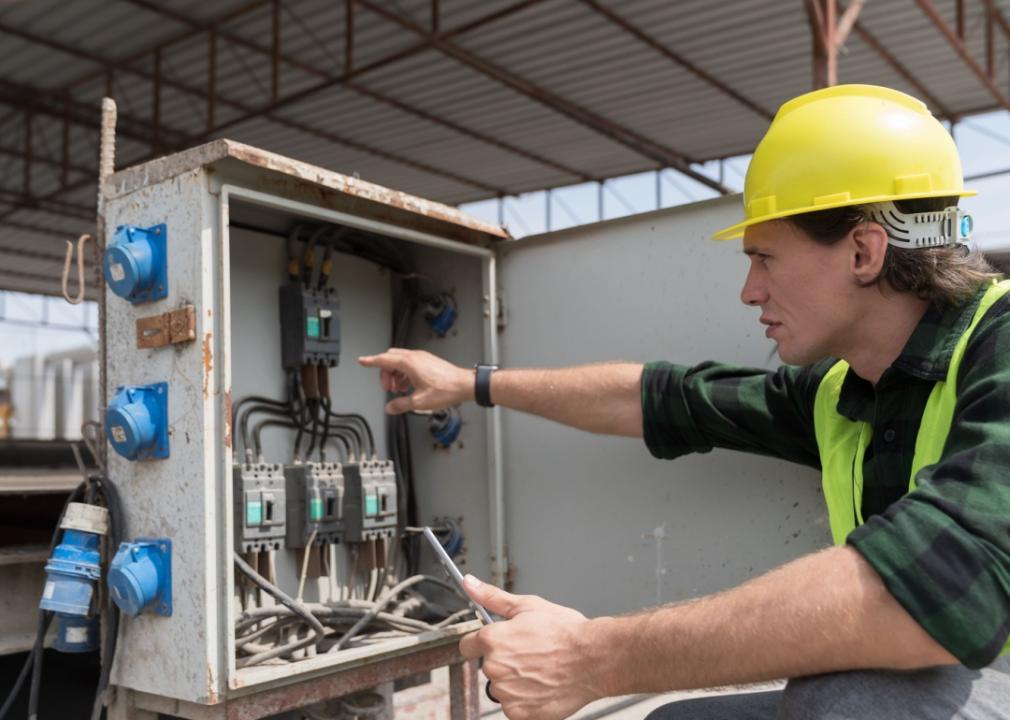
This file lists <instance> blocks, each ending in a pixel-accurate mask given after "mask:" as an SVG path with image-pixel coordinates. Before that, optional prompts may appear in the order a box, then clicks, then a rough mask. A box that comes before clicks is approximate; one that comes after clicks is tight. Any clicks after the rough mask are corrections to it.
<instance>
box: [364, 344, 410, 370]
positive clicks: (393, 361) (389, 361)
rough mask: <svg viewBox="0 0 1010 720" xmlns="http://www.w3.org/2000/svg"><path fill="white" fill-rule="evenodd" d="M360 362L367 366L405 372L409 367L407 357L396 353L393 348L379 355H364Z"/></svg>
mask: <svg viewBox="0 0 1010 720" xmlns="http://www.w3.org/2000/svg"><path fill="white" fill-rule="evenodd" d="M358 362H359V363H361V364H362V365H364V366H365V367H377V368H380V369H382V370H399V371H401V372H403V371H404V370H406V369H407V362H406V360H405V358H404V357H403V356H402V355H399V354H398V353H394V352H393V351H392V349H390V350H386V351H385V352H382V353H379V354H378V355H362V356H361V357H359V358H358Z"/></svg>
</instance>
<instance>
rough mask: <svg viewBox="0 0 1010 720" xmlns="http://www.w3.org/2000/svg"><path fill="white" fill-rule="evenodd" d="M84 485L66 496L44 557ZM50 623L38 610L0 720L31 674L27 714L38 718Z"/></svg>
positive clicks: (48, 616) (46, 613)
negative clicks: (28, 646) (30, 641)
mask: <svg viewBox="0 0 1010 720" xmlns="http://www.w3.org/2000/svg"><path fill="white" fill-rule="evenodd" d="M85 485H86V483H83V482H82V483H81V484H80V485H78V486H77V487H76V488H74V489H73V490H72V491H71V492H70V494H69V495H68V496H67V499H66V501H65V502H64V503H63V508H62V509H61V510H60V515H59V519H58V520H57V521H56V530H55V531H54V532H53V535H52V538H50V540H49V552H48V553H47V555H46V556H47V557H51V556H52V554H53V550H54V549H55V548H56V545H57V544H58V543H59V538H60V536H61V534H62V528H61V527H60V526H61V525H62V524H63V516H64V515H66V512H67V508H68V507H69V506H70V503H72V502H77V501H78V500H80V499H81V498H82V497H83V495H84V492H85ZM51 622H52V613H50V612H47V611H45V610H39V619H38V623H37V624H36V628H35V642H34V643H33V645H32V649H31V650H30V651H29V652H28V657H27V658H25V664H24V665H23V666H22V668H21V672H20V673H19V674H18V679H17V680H16V681H15V683H14V687H13V688H11V691H10V694H9V695H8V696H7V699H6V700H5V701H4V704H3V706H2V707H0V720H3V718H4V717H6V715H7V713H8V712H9V711H10V708H11V706H13V705H14V701H15V700H16V699H17V696H18V694H19V693H20V692H21V688H22V687H24V683H25V680H26V679H27V678H28V676H29V673H30V674H31V679H32V682H31V687H30V689H29V700H28V712H29V715H30V716H35V717H37V716H38V692H39V684H40V680H41V673H42V656H43V653H44V652H45V641H46V632H48V630H49V624H50V623H51ZM33 698H34V702H33Z"/></svg>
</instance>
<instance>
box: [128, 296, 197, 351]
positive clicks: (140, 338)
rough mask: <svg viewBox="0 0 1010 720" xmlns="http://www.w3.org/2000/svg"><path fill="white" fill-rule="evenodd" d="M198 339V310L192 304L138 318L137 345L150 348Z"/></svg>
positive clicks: (141, 347) (140, 347)
mask: <svg viewBox="0 0 1010 720" xmlns="http://www.w3.org/2000/svg"><path fill="white" fill-rule="evenodd" d="M193 340H196V311H195V310H194V309H193V306H192V305H187V306H186V307H183V308H179V309H178V310H172V311H170V312H166V313H162V314H160V315H151V316H150V317H144V318H140V319H139V320H137V347H138V348H139V349H149V348H158V347H165V346H166V345H177V344H179V343H184V342H191V341H193Z"/></svg>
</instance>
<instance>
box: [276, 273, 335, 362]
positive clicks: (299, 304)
mask: <svg viewBox="0 0 1010 720" xmlns="http://www.w3.org/2000/svg"><path fill="white" fill-rule="evenodd" d="M280 308H281V365H282V366H283V367H284V368H285V369H286V370H296V369H298V368H300V367H302V366H303V365H322V366H324V367H336V366H337V365H339V364H340V301H339V299H338V298H337V291H336V290H335V289H334V288H331V287H323V288H307V287H305V286H304V285H300V284H298V283H291V284H289V285H283V286H281V289H280Z"/></svg>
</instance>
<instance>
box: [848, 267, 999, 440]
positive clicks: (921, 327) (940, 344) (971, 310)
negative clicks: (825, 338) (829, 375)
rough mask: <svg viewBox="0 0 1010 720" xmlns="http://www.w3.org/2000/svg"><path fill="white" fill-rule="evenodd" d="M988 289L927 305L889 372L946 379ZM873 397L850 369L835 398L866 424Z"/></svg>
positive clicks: (852, 418)
mask: <svg viewBox="0 0 1010 720" xmlns="http://www.w3.org/2000/svg"><path fill="white" fill-rule="evenodd" d="M987 287H988V286H984V287H982V288H980V289H979V290H978V292H977V293H975V295H974V296H973V297H972V298H971V299H969V300H968V301H966V302H964V303H962V304H960V305H956V306H950V307H946V308H941V307H938V306H937V305H930V306H929V308H928V309H927V310H926V312H925V314H923V316H922V319H921V320H919V324H918V325H916V326H915V330H913V331H912V334H911V336H909V338H908V342H906V343H905V347H904V349H903V350H902V351H901V354H900V355H899V356H898V358H897V359H896V360H895V361H894V362H893V363H892V364H891V369H893V370H898V371H900V372H903V373H905V374H907V375H910V376H912V377H914V378H918V379H920V380H927V381H932V382H938V381H940V380H943V379H944V378H946V377H947V371H948V370H949V369H950V362H951V359H952V357H953V355H954V348H955V347H956V346H957V341H958V340H959V339H960V338H961V336H962V335H963V334H964V332H965V331H966V330H967V329H968V326H969V325H970V324H971V321H972V318H973V317H974V316H975V311H976V310H977V309H978V304H979V303H980V302H981V301H982V295H984V294H985V291H986V288H987ZM887 374H889V373H885V375H887ZM874 395H875V393H874V388H873V385H871V384H870V383H869V382H868V381H866V380H864V379H863V378H861V377H859V376H858V375H856V374H855V373H854V372H853V371H852V368H849V371H848V372H847V373H846V375H845V380H844V382H843V384H842V391H841V393H840V394H839V397H838V406H837V408H838V412H839V413H840V414H841V415H843V416H845V417H847V418H849V419H851V420H863V421H867V422H868V421H870V420H872V415H873V401H874Z"/></svg>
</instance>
